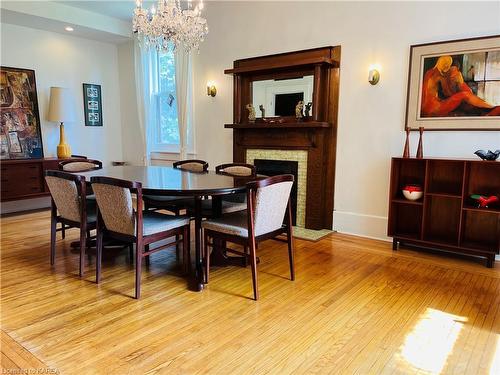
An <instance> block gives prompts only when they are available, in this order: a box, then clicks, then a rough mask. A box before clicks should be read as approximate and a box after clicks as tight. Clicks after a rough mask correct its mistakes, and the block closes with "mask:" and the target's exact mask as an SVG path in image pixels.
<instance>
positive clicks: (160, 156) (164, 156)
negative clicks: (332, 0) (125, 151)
mask: <svg viewBox="0 0 500 375" xmlns="http://www.w3.org/2000/svg"><path fill="white" fill-rule="evenodd" d="M187 155H188V158H189V159H195V158H196V153H194V152H188V154H187ZM155 160H157V161H162V162H165V161H172V162H174V161H179V160H180V153H179V152H158V151H157V152H152V153H151V161H152V162H154V161H155Z"/></svg>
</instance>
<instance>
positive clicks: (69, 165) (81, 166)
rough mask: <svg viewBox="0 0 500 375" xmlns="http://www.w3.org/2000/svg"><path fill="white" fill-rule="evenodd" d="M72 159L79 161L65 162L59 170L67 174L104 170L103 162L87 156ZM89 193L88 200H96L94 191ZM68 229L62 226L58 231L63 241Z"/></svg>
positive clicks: (62, 162) (75, 156) (73, 156)
mask: <svg viewBox="0 0 500 375" xmlns="http://www.w3.org/2000/svg"><path fill="white" fill-rule="evenodd" d="M71 157H72V158H75V159H79V160H74V159H69V160H63V161H61V162H60V163H59V170H61V171H65V172H72V173H77V172H88V171H93V170H97V169H102V162H100V161H99V160H93V159H89V158H87V157H86V156H82V155H71ZM82 159H83V160H82ZM87 193H88V194H87V200H95V197H94V195H93V194H92V191H90V192H87ZM66 229H67V228H66V226H65V224H61V228H59V229H57V231H58V232H59V231H60V232H61V235H62V238H63V239H65V238H66Z"/></svg>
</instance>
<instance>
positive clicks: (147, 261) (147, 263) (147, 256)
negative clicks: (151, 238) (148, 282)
mask: <svg viewBox="0 0 500 375" xmlns="http://www.w3.org/2000/svg"><path fill="white" fill-rule="evenodd" d="M144 251H146V252H148V251H149V245H146V246H145V247H144ZM145 258H146V266H149V265H150V264H151V260H150V259H149V255H146V256H145Z"/></svg>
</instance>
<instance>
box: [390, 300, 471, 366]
mask: <svg viewBox="0 0 500 375" xmlns="http://www.w3.org/2000/svg"><path fill="white" fill-rule="evenodd" d="M466 321H467V318H464V317H461V316H457V315H452V314H448V313H446V312H443V311H439V310H435V309H431V308H428V309H427V310H426V312H425V314H424V315H423V316H422V318H421V319H420V321H419V322H418V323H417V325H416V326H415V327H414V328H413V330H412V331H411V332H410V333H409V334H408V335H407V336H406V339H405V342H404V344H403V346H402V347H401V352H400V354H399V356H400V359H401V360H403V361H404V362H406V363H407V364H409V365H411V366H412V367H414V368H415V369H419V370H422V371H426V372H428V373H431V374H439V373H440V372H441V371H442V370H443V368H444V366H445V365H446V360H447V358H448V357H449V355H450V354H451V353H452V351H453V346H454V345H455V342H456V341H457V339H458V336H459V334H460V331H461V329H462V328H463V326H464V323H465V322H466Z"/></svg>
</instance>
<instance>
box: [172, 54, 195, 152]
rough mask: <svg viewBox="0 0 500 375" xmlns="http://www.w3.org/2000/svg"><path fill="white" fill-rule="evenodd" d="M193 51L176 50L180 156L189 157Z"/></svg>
mask: <svg viewBox="0 0 500 375" xmlns="http://www.w3.org/2000/svg"><path fill="white" fill-rule="evenodd" d="M191 65H192V63H191V53H187V52H186V51H185V50H184V49H183V48H182V47H181V46H179V47H177V49H176V52H175V86H176V91H177V93H176V94H177V121H178V125H179V143H180V144H179V148H180V149H179V158H180V160H183V159H187V151H188V139H189V137H188V131H189V128H191V126H190V122H191V118H192V110H193V106H192V100H191V97H192V95H191V94H192V93H191V90H192V80H193V77H192V75H193V72H192V67H191Z"/></svg>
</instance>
